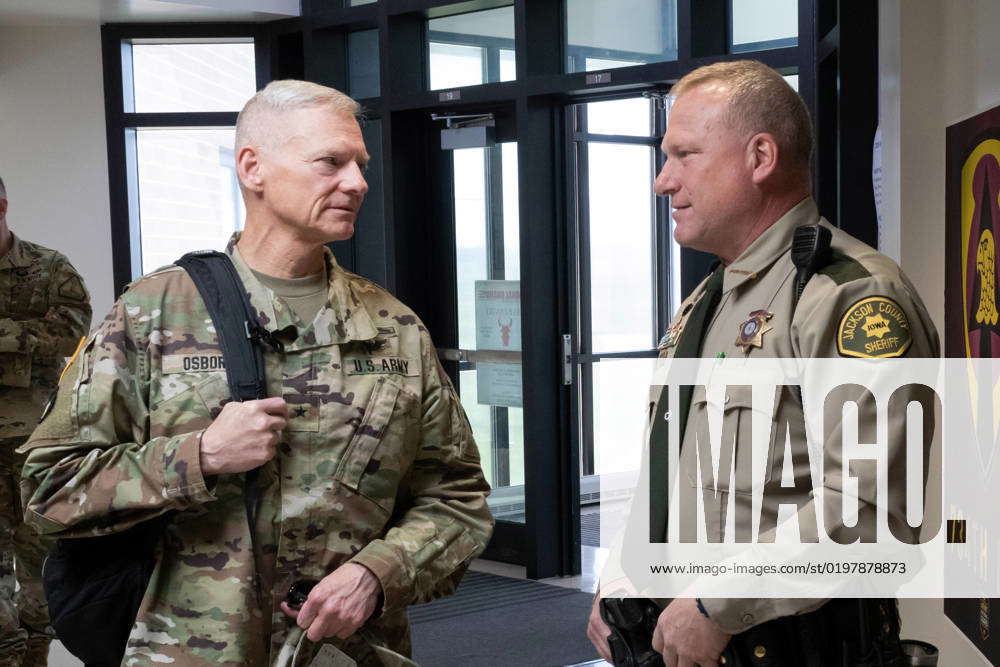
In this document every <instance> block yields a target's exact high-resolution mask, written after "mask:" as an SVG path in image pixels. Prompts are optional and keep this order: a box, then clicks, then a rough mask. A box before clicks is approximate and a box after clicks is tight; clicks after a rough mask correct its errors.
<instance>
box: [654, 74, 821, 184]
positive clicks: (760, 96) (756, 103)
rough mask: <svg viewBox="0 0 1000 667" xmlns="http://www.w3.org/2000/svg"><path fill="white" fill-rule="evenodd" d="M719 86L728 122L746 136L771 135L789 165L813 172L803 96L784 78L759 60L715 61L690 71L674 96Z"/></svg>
mask: <svg viewBox="0 0 1000 667" xmlns="http://www.w3.org/2000/svg"><path fill="white" fill-rule="evenodd" d="M710 84H718V85H720V86H721V87H722V88H724V89H725V90H726V92H727V94H728V99H729V108H728V119H729V121H730V123H731V125H732V127H734V128H736V129H738V130H742V131H744V132H746V133H747V134H756V133H758V132H767V133H769V134H771V135H773V136H774V138H775V141H777V143H778V148H779V150H781V152H782V153H784V154H785V155H787V156H788V158H789V162H786V165H788V166H793V167H800V168H808V166H809V160H810V158H811V157H812V150H813V131H812V121H811V119H810V118H809V110H808V109H807V108H806V104H805V102H804V101H803V100H802V97H801V96H800V95H799V94H798V93H797V92H795V90H794V89H793V88H792V87H791V86H790V85H788V82H787V81H785V79H784V77H782V76H781V75H780V74H778V73H777V72H776V71H774V70H773V69H771V68H770V67H768V66H767V65H765V64H764V63H761V62H757V61H756V60H735V61H729V62H720V63H714V64H712V65H706V66H704V67H699V68H698V69H696V70H694V71H692V72H689V73H688V74H686V75H685V76H684V77H682V78H681V80H680V81H678V82H677V83H675V84H674V87H673V88H672V89H671V90H670V94H671V95H672V96H673V97H674V98H679V97H681V96H682V95H684V93H686V92H689V91H691V90H693V89H695V88H700V87H701V86H705V85H710Z"/></svg>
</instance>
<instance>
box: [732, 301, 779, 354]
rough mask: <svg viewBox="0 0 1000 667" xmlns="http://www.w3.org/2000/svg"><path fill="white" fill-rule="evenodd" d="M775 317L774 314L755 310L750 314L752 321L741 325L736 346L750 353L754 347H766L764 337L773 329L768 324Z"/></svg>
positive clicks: (749, 320)
mask: <svg viewBox="0 0 1000 667" xmlns="http://www.w3.org/2000/svg"><path fill="white" fill-rule="evenodd" d="M772 317H774V313H769V312H767V311H766V310H755V311H753V312H752V313H750V319H748V320H747V321H746V322H744V323H743V324H741V325H740V333H739V335H738V336H737V337H736V345H737V346H738V347H742V348H743V351H744V352H749V351H750V350H751V349H752V348H754V347H761V348H762V347H764V341H763V337H764V334H766V333H767V332H768V331H770V330H771V329H773V327H770V326H768V325H767V324H766V322H767V321H768V320H769V319H771V318H772Z"/></svg>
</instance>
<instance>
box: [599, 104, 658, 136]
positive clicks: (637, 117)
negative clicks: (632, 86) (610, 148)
mask: <svg viewBox="0 0 1000 667" xmlns="http://www.w3.org/2000/svg"><path fill="white" fill-rule="evenodd" d="M649 105H650V101H649V100H647V99H643V98H641V97H636V98H632V99H628V100H611V101H610V102H591V103H589V104H588V105H587V132H588V133H590V134H626V135H631V136H638V137H648V136H650V135H651V134H652V133H653V127H652V116H650V106H649Z"/></svg>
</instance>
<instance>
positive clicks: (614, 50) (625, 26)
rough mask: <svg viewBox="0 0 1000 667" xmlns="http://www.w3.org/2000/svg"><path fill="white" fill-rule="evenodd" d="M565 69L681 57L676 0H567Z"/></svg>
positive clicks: (579, 69)
mask: <svg viewBox="0 0 1000 667" xmlns="http://www.w3.org/2000/svg"><path fill="white" fill-rule="evenodd" d="M566 45H567V48H566V54H567V59H568V62H567V71H568V72H582V71H584V70H586V71H590V70H594V69H608V68H611V67H625V66H628V65H635V64H641V63H655V62H663V61H665V60H676V59H677V2H676V0H616V1H615V2H608V1H607V0H566Z"/></svg>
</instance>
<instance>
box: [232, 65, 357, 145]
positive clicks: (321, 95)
mask: <svg viewBox="0 0 1000 667" xmlns="http://www.w3.org/2000/svg"><path fill="white" fill-rule="evenodd" d="M313 107H327V108H329V109H331V110H333V111H339V112H343V113H345V114H350V115H352V116H354V117H358V116H359V115H360V114H361V105H360V104H358V103H357V102H355V101H354V100H353V99H352V98H350V97H349V96H347V95H345V94H344V93H342V92H340V91H339V90H336V89H335V88H330V87H328V86H321V85H319V84H318V83H311V82H309V81H298V80H296V79H281V80H279V81H272V82H271V83H269V84H267V86H265V87H264V89H263V90H261V91H258V92H257V94H256V95H254V96H253V97H251V98H250V100H249V101H248V102H247V103H246V105H244V107H243V110H242V111H241V112H240V115H239V117H238V118H237V119H236V151H237V152H239V150H240V149H241V148H243V147H245V146H253V145H257V146H260V145H261V144H262V143H266V142H268V140H269V139H270V138H271V136H273V134H274V129H275V126H276V125H278V124H279V123H280V121H277V120H276V119H275V116H276V115H278V114H281V113H282V112H285V111H292V110H294V109H309V108H313Z"/></svg>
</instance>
